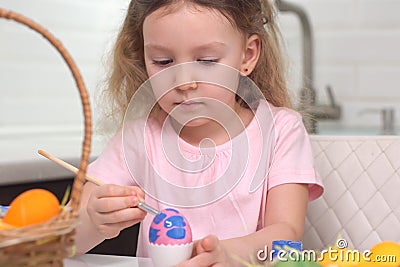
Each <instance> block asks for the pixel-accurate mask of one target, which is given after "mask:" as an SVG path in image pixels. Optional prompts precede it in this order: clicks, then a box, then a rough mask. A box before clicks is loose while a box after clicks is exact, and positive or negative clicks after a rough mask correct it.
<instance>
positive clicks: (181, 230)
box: [149, 208, 192, 245]
mask: <svg viewBox="0 0 400 267" xmlns="http://www.w3.org/2000/svg"><path fill="white" fill-rule="evenodd" d="M149 240H150V243H152V244H157V245H183V244H188V243H191V242H192V230H191V229H190V225H189V222H188V221H187V219H186V218H185V216H183V215H182V214H181V213H180V212H179V211H177V210H175V209H171V208H168V209H164V210H162V211H161V212H160V213H159V214H157V215H156V216H155V217H154V219H153V222H152V223H151V225H150V231H149Z"/></svg>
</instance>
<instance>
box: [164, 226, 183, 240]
mask: <svg viewBox="0 0 400 267" xmlns="http://www.w3.org/2000/svg"><path fill="white" fill-rule="evenodd" d="M167 236H168V237H170V238H173V239H184V238H185V236H186V230H185V228H173V229H171V230H168V231H167Z"/></svg>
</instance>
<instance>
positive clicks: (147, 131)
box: [88, 102, 323, 257]
mask: <svg viewBox="0 0 400 267" xmlns="http://www.w3.org/2000/svg"><path fill="white" fill-rule="evenodd" d="M88 173H89V174H90V175H93V176H94V177H97V178H99V179H101V180H103V181H104V182H106V183H113V184H119V185H140V186H141V187H142V188H143V189H144V190H145V192H146V193H147V195H146V203H148V204H149V205H151V206H153V207H155V208H158V209H159V210H162V209H165V208H168V207H174V208H177V209H179V211H180V212H181V213H182V214H184V215H185V217H186V218H187V220H188V221H189V223H190V225H191V228H192V234H193V239H194V240H197V239H200V238H202V237H204V236H206V235H208V234H215V235H216V236H218V238H220V239H228V238H234V237H240V236H244V235H248V234H250V233H254V232H255V231H257V230H258V229H260V228H262V227H263V222H264V218H265V216H268V214H264V213H265V204H266V198H267V192H268V190H269V189H271V188H272V187H274V186H277V185H281V184H285V183H304V184H308V187H309V198H310V200H313V199H316V198H318V197H319V196H320V195H321V194H322V192H323V186H322V183H321V179H320V177H319V176H318V174H317V172H316V171H315V169H314V161H313V155H312V151H311V145H310V142H309V138H308V134H307V132H306V130H305V128H304V125H303V123H302V118H301V116H300V115H299V114H298V113H297V112H295V111H293V110H290V109H287V108H278V107H274V106H272V105H269V104H268V103H267V102H260V104H259V105H258V107H257V111H256V113H255V117H254V118H253V120H252V121H251V122H250V123H249V125H248V126H247V127H246V129H245V131H243V132H242V133H241V134H239V135H237V136H235V137H234V138H233V139H232V140H231V141H229V142H227V143H224V144H222V145H218V146H216V147H214V148H209V147H208V148H203V149H200V148H199V147H195V146H192V145H190V144H188V143H186V142H185V141H183V140H182V139H180V138H179V136H178V135H177V134H176V132H175V131H174V129H173V127H172V126H171V124H170V123H169V120H166V123H165V124H164V125H163V126H160V125H159V124H157V123H156V122H155V121H153V120H148V121H147V122H145V120H144V119H143V120H135V121H134V122H128V123H125V126H124V128H123V130H122V131H120V132H118V133H117V134H116V135H115V136H114V137H113V138H112V139H111V140H110V142H109V143H108V145H107V146H106V148H105V150H104V151H103V153H102V154H101V155H100V156H99V158H98V159H97V160H96V161H94V162H93V163H92V164H91V165H90V166H89V170H88ZM155 181H156V182H155ZM153 218H154V216H153V215H151V214H149V215H147V216H146V218H145V219H144V221H143V222H142V224H141V227H140V233H139V240H138V251H137V256H140V257H149V253H148V243H149V239H148V231H149V227H150V224H151V222H152V220H153Z"/></svg>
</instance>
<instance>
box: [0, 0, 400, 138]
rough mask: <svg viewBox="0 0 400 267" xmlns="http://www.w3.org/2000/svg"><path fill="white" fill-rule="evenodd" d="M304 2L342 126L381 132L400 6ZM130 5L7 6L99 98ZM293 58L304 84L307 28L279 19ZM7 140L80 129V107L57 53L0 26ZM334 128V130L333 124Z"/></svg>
mask: <svg viewBox="0 0 400 267" xmlns="http://www.w3.org/2000/svg"><path fill="white" fill-rule="evenodd" d="M288 1H291V2H293V3H297V4H300V5H302V6H304V8H305V10H306V11H307V12H308V13H309V15H310V19H311V22H312V25H313V27H314V37H315V62H314V63H315V83H314V84H315V87H316V89H317V91H318V97H319V101H320V102H321V103H324V102H326V100H327V97H326V95H325V86H326V85H328V84H329V85H331V86H332V87H333V89H334V93H335V96H336V97H337V102H338V103H340V104H341V105H342V107H343V112H344V115H343V118H342V120H341V121H339V122H335V123H334V124H338V125H339V126H349V127H350V126H351V127H356V126H357V127H358V126H359V127H366V126H367V127H376V128H377V127H379V125H380V118H379V115H378V114H364V115H360V114H359V112H360V111H361V110H363V109H365V108H382V107H385V106H395V107H396V109H397V124H398V125H399V124H400V123H399V118H400V109H399V103H400V90H399V89H400V88H399V84H400V52H399V51H398V49H399V47H400V16H398V12H399V11H400V1H399V0H288ZM128 2H129V1H128V0H112V1H110V0H84V1H82V0H80V1H78V0H35V1H23V0H0V6H1V7H5V8H7V9H11V10H14V11H18V12H20V13H22V14H24V15H26V16H28V17H30V18H32V19H34V20H35V21H37V22H38V23H40V24H41V25H43V26H45V27H46V28H47V29H49V30H50V31H51V32H52V33H53V34H54V35H56V37H58V38H59V39H60V40H61V41H62V42H63V44H64V45H65V47H66V48H67V49H68V50H69V52H70V53H71V54H72V56H73V58H74V59H75V61H76V63H77V64H78V66H79V68H80V70H81V72H82V75H83V77H84V79H85V82H86V85H87V87H88V89H89V91H90V93H91V95H92V96H93V95H95V91H96V90H98V89H97V86H98V84H99V82H100V81H101V79H102V78H103V77H104V69H103V60H104V58H103V57H104V53H105V51H106V48H107V47H109V45H110V43H111V42H112V41H113V38H114V36H115V33H116V28H117V26H118V25H119V23H120V21H121V19H122V16H123V13H124V10H125V9H126V6H127V4H128ZM280 22H281V24H282V32H283V34H284V36H285V39H286V41H287V46H288V51H289V56H290V58H291V67H292V68H291V72H290V74H291V77H289V81H290V85H291V86H292V88H293V90H294V91H296V90H297V89H298V88H300V84H301V67H300V66H301V53H300V51H301V50H300V49H301V42H300V38H301V36H300V28H299V23H298V20H297V18H296V17H295V16H294V15H293V14H282V15H281V16H280ZM0 90H1V91H0V93H1V97H0V138H1V139H3V140H4V138H9V137H10V136H15V134H16V133H17V134H20V133H22V134H23V135H24V134H32V133H34V132H43V131H44V132H53V133H56V134H60V133H76V132H79V131H80V129H81V128H82V126H81V125H82V122H81V120H82V118H81V117H82V115H81V106H80V102H79V98H78V94H77V90H76V88H75V85H74V83H73V79H72V76H71V75H70V74H69V73H68V69H67V68H66V65H65V64H64V63H63V62H62V60H61V58H60V57H59V55H58V54H57V53H56V52H55V50H54V49H53V48H52V47H51V46H50V45H49V44H48V43H47V42H45V41H44V40H43V39H42V38H40V37H39V35H37V34H36V33H33V32H31V31H29V30H27V29H26V28H25V27H23V26H21V25H18V24H16V23H14V22H7V21H6V20H4V19H3V20H1V21H0ZM328 125H330V124H329V123H328Z"/></svg>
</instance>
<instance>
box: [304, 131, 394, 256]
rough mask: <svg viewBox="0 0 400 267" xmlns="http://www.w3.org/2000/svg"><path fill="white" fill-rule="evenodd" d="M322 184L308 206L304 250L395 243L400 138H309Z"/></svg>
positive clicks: (356, 247) (361, 248) (365, 246)
mask: <svg viewBox="0 0 400 267" xmlns="http://www.w3.org/2000/svg"><path fill="white" fill-rule="evenodd" d="M310 138H311V143H312V147H313V152H314V158H315V162H316V168H317V170H318V171H319V174H320V175H321V177H322V179H323V183H324V185H325V192H324V194H323V196H322V197H321V198H319V199H318V200H315V201H313V202H311V203H310V204H309V208H308V213H307V219H306V227H305V235H304V248H306V249H323V248H326V247H328V246H329V245H334V244H335V242H336V240H337V239H338V238H339V237H341V238H344V239H345V240H347V241H348V245H349V247H350V248H354V249H360V250H364V249H370V248H371V247H372V246H373V245H374V244H376V243H378V242H380V241H383V240H392V241H395V242H400V136H368V137H361V136H322V135H321V136H319V135H312V136H310Z"/></svg>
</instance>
